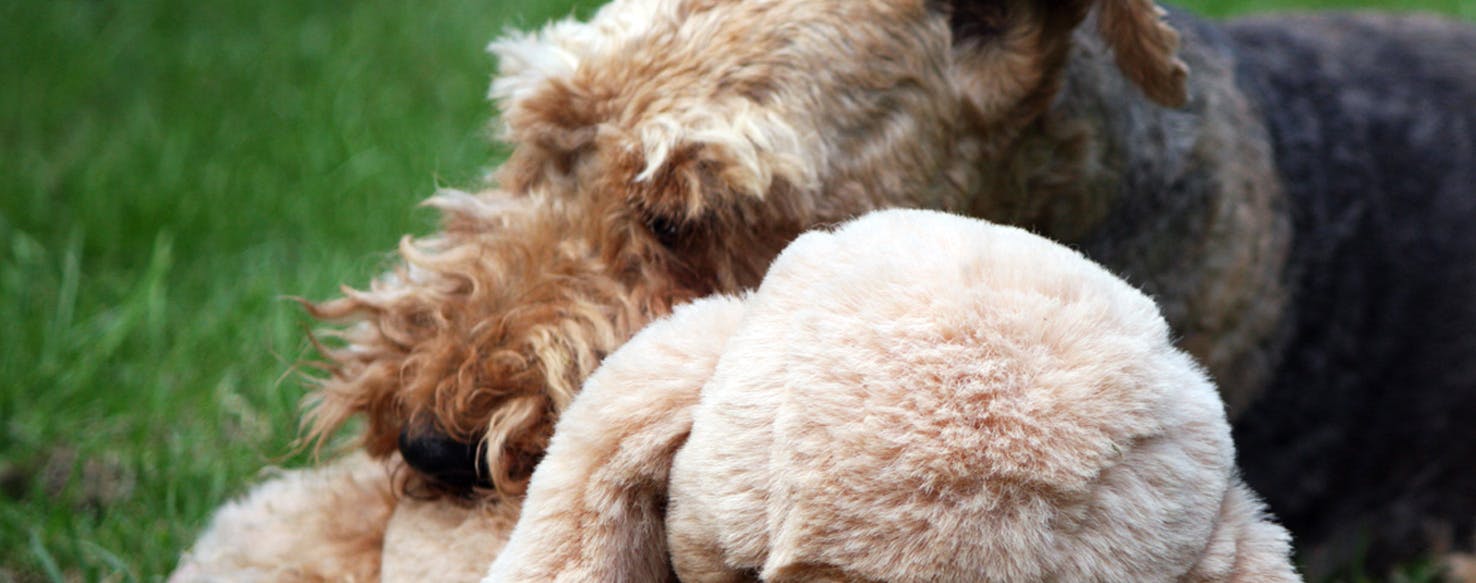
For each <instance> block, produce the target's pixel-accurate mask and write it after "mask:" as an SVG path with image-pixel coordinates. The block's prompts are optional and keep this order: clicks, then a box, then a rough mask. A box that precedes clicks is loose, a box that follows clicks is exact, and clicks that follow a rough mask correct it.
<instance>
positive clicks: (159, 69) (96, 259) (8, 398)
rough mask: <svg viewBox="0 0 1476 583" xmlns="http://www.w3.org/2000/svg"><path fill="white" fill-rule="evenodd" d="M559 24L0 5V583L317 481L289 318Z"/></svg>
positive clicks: (1263, 4) (1403, 3)
mask: <svg viewBox="0 0 1476 583" xmlns="http://www.w3.org/2000/svg"><path fill="white" fill-rule="evenodd" d="M1377 2H1378V0H1295V1H1294V2H1293V1H1286V2H1278V1H1275V0H1193V1H1186V2H1181V3H1180V4H1182V5H1185V6H1187V7H1189V8H1193V9H1196V10H1200V11H1202V12H1206V13H1210V14H1215V15H1228V14H1238V13H1243V12H1247V11H1259V10H1266V9H1272V8H1288V7H1292V5H1293V4H1294V5H1295V6H1296V7H1316V8H1334V7H1351V6H1374V5H1377ZM1384 2H1386V3H1387V4H1388V5H1389V6H1395V5H1397V6H1400V7H1401V8H1403V9H1409V8H1410V7H1414V6H1418V7H1420V8H1423V9H1429V10H1436V11H1441V12H1444V13H1447V14H1455V15H1460V16H1462V17H1465V18H1476V2H1471V1H1469V0H1418V1H1409V0H1384ZM570 4H571V2H569V1H568V0H552V1H545V2H536V3H535V2H530V1H528V0H475V1H474V0H435V1H431V2H414V3H406V2H395V1H390V0H364V1H360V2H352V3H346V4H345V3H322V2H301V1H297V0H253V1H249V2H248V1H244V0H221V1H214V2H193V1H186V0H136V1H134V2H126V3H117V2H105V1H102V0H16V1H12V2H5V3H0V379H3V381H0V423H3V426H0V583H4V582H6V581H10V580H17V581H29V580H48V579H49V580H69V579H81V580H100V579H101V580H119V581H134V580H156V579H158V578H160V577H162V576H163V575H164V574H166V573H167V572H168V571H169V570H170V569H171V568H172V567H173V565H174V562H175V559H176V557H177V556H178V554H179V552H180V551H181V550H182V549H183V548H185V547H186V546H187V545H188V544H189V543H190V541H191V540H192V539H193V538H194V536H195V534H196V532H197V530H198V529H199V528H200V527H201V526H202V525H203V523H204V521H205V520H206V518H207V517H208V515H209V512H210V510H211V509H212V508H214V507H215V506H217V505H218V504H220V503H221V501H223V500H225V499H226V498H228V497H230V496H232V495H234V494H237V493H239V492H241V491H242V489H243V488H245V487H246V485H247V484H249V483H250V482H251V481H252V480H254V479H255V478H256V477H257V476H258V471H259V470H260V469H261V468H262V467H263V466H265V465H269V464H280V465H284V466H294V465H301V464H304V463H309V462H310V460H311V452H301V451H296V449H295V448H294V447H293V438H294V437H295V435H296V426H295V422H296V414H297V402H298V398H299V397H300V396H301V395H302V392H303V385H302V383H301V382H300V381H299V380H298V378H297V376H296V375H295V374H294V369H293V367H294V363H297V362H299V361H300V360H301V358H302V357H303V356H304V355H306V354H307V353H308V350H309V346H308V344H307V343H306V341H305V340H304V338H305V336H304V334H303V330H304V329H305V327H307V326H309V325H310V323H309V321H308V319H307V318H306V317H305V316H304V315H303V313H302V311H301V310H300V309H298V308H297V306H296V305H295V304H294V303H292V302H291V301H290V300H289V299H287V297H286V296H289V295H302V296H305V297H309V298H324V297H327V296H328V295H330V294H332V293H333V290H334V288H335V286H337V285H338V284H339V283H340V282H352V283H362V282H364V281H365V280H366V279H367V278H368V277H369V276H370V275H371V274H373V273H374V272H375V271H376V270H377V269H378V268H380V267H383V266H384V265H385V264H386V263H387V262H388V254H387V253H386V252H387V251H388V250H390V249H392V248H393V246H394V244H395V242H396V241H397V240H398V238H399V237H400V235H401V234H402V233H411V232H415V233H418V232H425V231H426V230H428V229H429V228H431V220H432V218H433V216H432V215H433V213H431V212H430V211H425V210H417V209H416V208H415V206H414V205H415V203H416V202H418V201H419V200H421V199H423V198H425V197H426V196H427V195H429V194H430V193H431V192H432V191H433V190H434V189H435V188H436V187H437V186H438V185H467V184H469V183H471V182H473V181H474V180H475V179H476V177H477V176H478V174H479V173H480V172H482V171H484V170H485V169H486V168H487V167H489V166H491V165H494V164H496V162H497V161H498V160H499V159H500V156H501V152H498V151H497V150H496V149H495V148H493V147H492V146H490V145H489V144H488V140H487V139H486V138H487V132H486V130H485V129H484V128H485V127H486V125H487V120H488V117H489V116H490V114H491V110H490V108H489V106H488V105H487V104H486V102H485V100H484V99H483V95H484V94H485V92H486V85H487V81H488V75H489V73H490V71H491V62H490V60H489V58H488V57H486V56H485V54H484V53H483V52H482V47H483V46H484V45H485V44H486V42H487V41H488V40H490V38H491V37H492V36H493V35H494V34H495V33H497V32H498V31H501V30H502V29H504V28H505V27H508V26H530V25H535V24H537V23H540V22H543V21H545V20H547V19H548V18H551V17H555V16H560V15H564V14H568V13H569V12H570V11H571V10H573V11H575V12H576V13H587V12H588V11H589V9H590V8H591V7H592V6H594V5H596V4H598V2H597V1H591V0H584V1H582V2H579V3H578V7H577V8H571V6H570ZM1423 571H1426V569H1422V568H1420V567H1419V566H1413V567H1411V569H1410V575H1409V577H1410V578H1411V579H1421V578H1422V576H1423V575H1424V573H1423Z"/></svg>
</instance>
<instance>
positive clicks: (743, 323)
mask: <svg viewBox="0 0 1476 583" xmlns="http://www.w3.org/2000/svg"><path fill="white" fill-rule="evenodd" d="M1234 458H1235V455H1234V447H1233V445H1232V443H1231V439H1230V428H1229V425H1228V424H1227V421H1226V415H1225V409H1224V405H1223V404H1222V402H1221V401H1220V398H1219V397H1218V396H1217V393H1216V390H1215V387H1214V386H1213V384H1212V383H1211V382H1210V381H1209V380H1208V379H1207V377H1206V375H1205V374H1204V372H1203V371H1202V370H1201V368H1200V367H1199V366H1198V365H1197V364H1196V363H1195V362H1193V361H1192V360H1191V359H1190V358H1189V357H1188V356H1186V355H1185V354H1184V353H1183V352H1180V351H1179V350H1176V349H1175V348H1174V347H1173V345H1172V343H1171V339H1170V337H1169V329H1168V327H1167V325H1166V324H1165V322H1164V319H1163V318H1162V316H1161V315H1160V314H1159V311H1158V309H1157V307H1156V305H1155V304H1154V302H1153V301H1152V300H1150V299H1149V298H1148V297H1147V296H1145V295H1144V294H1142V293H1140V292H1139V291H1138V290H1136V289H1134V288H1132V287H1131V286H1129V285H1128V284H1127V283H1124V282H1123V281H1121V280H1119V279H1117V278H1115V277H1113V276H1112V275H1110V274H1109V273H1108V272H1107V271H1105V270H1104V269H1102V268H1101V267H1099V266H1098V265H1096V264H1094V263H1092V262H1091V261H1088V260H1087V259H1086V258H1084V257H1083V256H1082V255H1080V254H1078V253H1076V252H1074V251H1072V250H1070V249H1067V248H1065V247H1063V246H1061V245H1058V244H1055V243H1052V242H1050V241H1047V240H1046V239H1043V238H1041V237H1037V236H1034V235H1031V234H1029V233H1027V232H1025V231H1022V230H1019V229H1016V228H1012V227H1004V226H998V225H993V224H989V223H985V222H982V221H978V220H973V219H966V218H961V217H955V216H950V215H945V214H941V213H936V212H930V211H884V212H879V213H874V214H871V215H868V216H866V217H863V218H861V219H859V220H856V221H853V222H850V223H848V224H845V225H844V226H842V227H840V228H839V229H837V230H836V231H834V232H812V233H809V234H806V235H804V236H802V237H800V238H799V239H798V240H796V241H795V242H794V243H793V244H792V245H790V246H789V247H788V248H787V249H786V250H785V251H784V252H783V253H782V254H781V255H780V256H779V258H778V259H777V260H776V262H775V263H774V265H773V267H772V269H771V270H770V271H769V273H768V275H767V276H766V277H765V279H764V281H763V283H762V285H761V286H760V287H759V288H758V289H757V290H756V291H754V292H752V293H750V294H748V295H744V296H718V297H712V298H708V299H703V300H699V301H697V302H695V303H692V304H688V305H686V306H684V307H680V308H678V309H677V310H676V311H675V312H674V313H673V314H672V315H671V316H670V317H668V318H665V319H663V320H660V321H658V322H656V323H654V324H652V325H650V326H649V327H647V328H645V329H644V330H642V331H641V332H640V333H639V334H637V335H636V336H635V338H634V339H633V340H631V341H630V343H628V344H626V345H625V346H624V347H622V348H621V349H619V350H618V351H617V352H615V353H614V354H612V355H611V356H610V357H609V358H608V359H607V360H606V361H605V363H604V364H603V365H602V366H601V367H600V368H599V369H598V370H597V371H596V372H595V373H594V375H593V376H592V377H591V378H590V379H589V380H588V382H587V383H586V385H585V386H584V388H583V390H582V392H581V393H580V394H579V396H578V397H577V398H576V399H575V400H574V402H573V404H572V405H571V406H570V408H569V409H568V410H567V411H566V413H565V414H564V416H563V418H562V419H561V420H560V421H559V422H558V425H557V427H556V430H555V432H554V437H553V440H552V442H551V444H550V447H549V450H548V455H547V457H546V458H545V459H544V460H543V461H542V462H541V464H540V465H539V466H538V468H537V470H536V471H535V472H534V474H533V477H532V481H531V483H530V486H529V488H530V489H529V494H528V497H527V499H526V500H525V502H524V506H523V512H522V515H521V517H520V518H519V521H518V522H517V525H516V527H515V529H514V530H513V532H512V536H511V540H510V541H508V542H507V544H506V546H504V547H502V549H501V553H500V555H499V556H498V557H497V559H496V561H495V562H494V563H493V564H492V567H491V569H490V572H489V573H488V576H487V578H486V579H485V581H488V582H503V581H554V580H557V581H591V582H594V581H599V582H606V581H638V582H645V581H663V580H668V579H670V578H671V576H673V575H675V576H676V577H679V578H680V579H681V580H682V581H688V582H700V581H740V580H753V579H755V578H757V579H760V580H764V581H1044V580H1051V581H1257V582H1262V581H1297V580H1300V579H1299V576H1298V575H1297V573H1296V571H1295V569H1294V568H1293V566H1292V564H1291V561H1290V559H1289V552H1290V541H1289V537H1288V535H1287V533H1286V531H1285V530H1284V529H1282V528H1281V527H1280V526H1278V525H1276V524H1274V523H1273V522H1272V521H1271V520H1270V518H1269V517H1268V516H1267V515H1266V513H1265V511H1264V509H1263V506H1262V504H1261V502H1260V501H1259V500H1258V499H1257V498H1256V496H1255V495H1254V494H1253V493H1252V492H1251V491H1250V490H1249V489H1248V488H1247V487H1246V486H1245V485H1244V484H1242V483H1241V481H1240V479H1239V477H1238V476H1237V473H1236V468H1235V465H1234Z"/></svg>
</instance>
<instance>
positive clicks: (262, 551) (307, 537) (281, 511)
mask: <svg viewBox="0 0 1476 583" xmlns="http://www.w3.org/2000/svg"><path fill="white" fill-rule="evenodd" d="M394 505H395V497H394V494H393V492H392V491H391V485H390V476H389V474H388V470H387V469H386V468H385V466H384V465H383V463H381V462H377V461H374V460H371V459H369V457H368V456H366V455H364V454H362V453H359V454H355V455H351V456H349V457H346V458H344V459H342V460H339V461H337V462H335V463H333V464H331V465H328V466H324V467H321V468H314V469H307V470H294V471H289V472H285V473H283V474H281V475H280V476H278V477H276V478H275V479H273V480H270V481H268V482H266V483H264V484H262V485H260V486H257V487H256V488H255V489H253V490H252V491H251V492H250V493H248V494H247V495H246V496H245V497H244V498H241V499H240V500H237V501H235V502H232V503H230V504H227V505H225V506H224V507H222V508H221V509H220V510H219V511H217V512H216V514H215V517H214V518H213V519H211V522H210V526H209V528H207V529H206V531H205V534H203V535H202V536H201V537H200V540H199V542H197V543H195V546H194V548H193V549H191V550H190V552H188V553H187V554H186V555H185V556H184V558H183V559H181V560H180V564H179V568H178V569H177V570H175V572H174V574H173V575H171V576H170V577H169V580H170V581H171V582H174V583H186V582H192V581H377V580H378V579H379V559H380V551H381V548H382V547H383V542H384V532H385V526H386V525H387V524H388V522H389V517H390V513H391V512H392V511H393V509H394Z"/></svg>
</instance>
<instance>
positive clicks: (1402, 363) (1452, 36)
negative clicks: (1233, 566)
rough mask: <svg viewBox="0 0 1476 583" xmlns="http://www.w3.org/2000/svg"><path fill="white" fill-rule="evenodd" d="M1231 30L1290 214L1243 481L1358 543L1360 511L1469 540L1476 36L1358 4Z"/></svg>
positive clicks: (1314, 535) (1384, 533) (1474, 450)
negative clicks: (1269, 360) (1269, 371)
mask: <svg viewBox="0 0 1476 583" xmlns="http://www.w3.org/2000/svg"><path fill="white" fill-rule="evenodd" d="M1227 32H1228V34H1229V35H1230V39H1231V44H1232V46H1233V50H1234V51H1235V55H1236V58H1237V61H1238V63H1239V67H1238V68H1237V78H1238V81H1239V83H1240V85H1241V86H1242V87H1243V88H1244V89H1245V90H1246V91H1247V92H1248V93H1249V94H1250V95H1251V96H1252V97H1253V98H1254V99H1255V100H1256V101H1257V102H1258V103H1259V105H1260V110H1261V111H1262V112H1263V113H1264V115H1265V119H1266V122H1267V126H1268V128H1269V129H1270V134H1271V138H1272V145H1273V146H1274V151H1275V160H1276V163H1277V165H1278V167H1279V170H1280V172H1281V179H1282V183H1283V184H1284V185H1285V188H1286V192H1287V195H1288V200H1289V201H1290V203H1291V216H1292V220H1293V225H1294V229H1293V233H1294V234H1293V243H1292V248H1291V249H1292V255H1291V262H1290V270H1289V271H1290V272H1289V273H1288V274H1287V277H1288V278H1289V279H1290V280H1291V281H1293V282H1294V287H1293V288H1292V289H1293V294H1294V297H1295V301H1294V304H1293V306H1294V308H1293V309H1292V311H1291V314H1290V318H1289V320H1290V321H1289V322H1288V325H1289V326H1290V328H1291V336H1290V343H1291V344H1290V346H1291V349H1290V352H1289V353H1288V357H1287V358H1286V359H1285V360H1284V361H1283V362H1282V364H1281V367H1280V369H1279V371H1278V372H1277V373H1276V375H1275V379H1276V380H1275V382H1274V384H1273V388H1272V389H1271V390H1270V391H1269V392H1268V393H1267V395H1266V396H1265V398H1263V399H1261V400H1260V401H1259V402H1257V403H1256V404H1255V406H1254V407H1253V408H1252V409H1251V410H1250V411H1249V412H1248V413H1247V414H1246V415H1245V416H1244V417H1243V418H1242V420H1241V422H1240V423H1239V424H1238V426H1237V427H1236V438H1237V442H1238V444H1239V447H1240V450H1241V456H1242V458H1243V459H1244V462H1243V466H1242V467H1244V469H1245V473H1246V476H1247V478H1248V479H1249V480H1250V482H1251V483H1252V484H1254V485H1255V487H1256V488H1257V489H1258V490H1259V491H1261V492H1263V493H1264V494H1265V495H1266V496H1267V497H1268V498H1269V499H1270V502H1271V505H1272V507H1273V509H1274V510H1275V511H1276V512H1277V514H1278V515H1279V516H1280V517H1281V519H1282V520H1283V521H1285V522H1286V524H1287V525H1289V526H1291V527H1292V528H1293V529H1294V530H1295V531H1296V532H1297V533H1298V534H1300V535H1301V536H1303V537H1306V538H1308V539H1313V540H1317V539H1337V538H1345V539H1346V540H1341V541H1338V542H1339V543H1340V546H1342V547H1345V548H1347V549H1352V548H1354V547H1357V546H1358V545H1359V544H1360V541H1359V540H1357V537H1359V536H1360V534H1359V533H1356V532H1351V531H1349V530H1347V526H1348V525H1350V524H1362V525H1365V526H1366V527H1367V532H1366V533H1363V534H1364V535H1371V534H1372V533H1375V532H1377V533H1379V536H1380V538H1381V539H1382V540H1383V542H1384V543H1385V544H1389V545H1392V546H1395V547H1399V546H1403V547H1404V549H1414V548H1419V547H1422V546H1424V544H1425V541H1426V540H1428V539H1429V538H1430V537H1431V536H1442V535H1445V536H1456V537H1459V539H1458V540H1459V541H1460V542H1462V543H1464V542H1466V541H1468V540H1469V537H1470V536H1471V535H1472V521H1473V520H1476V33H1473V32H1472V30H1471V29H1470V28H1469V27H1462V26H1458V25H1453V24H1450V23H1445V22H1440V21H1436V20H1430V19H1406V20H1395V19H1391V18H1388V17H1384V18H1375V17H1359V16H1337V17H1322V18H1311V17H1302V18H1290V19H1274V20H1256V21H1245V22H1240V23H1235V24H1232V25H1230V26H1229V27H1228V28H1227ZM1329 444H1335V446H1334V447H1328V445H1329ZM1333 452H1336V453H1333ZM1391 502H1392V503H1391ZM1442 523H1443V525H1442ZM1334 524H1337V525H1341V528H1339V531H1338V532H1334V531H1332V530H1330V529H1329V527H1330V525H1334ZM1432 529H1436V530H1437V531H1438V530H1439V529H1453V532H1445V533H1441V532H1436V531H1432ZM1397 541H1403V542H1402V543H1400V542H1397ZM1389 550H1390V551H1391V552H1394V553H1396V554H1398V551H1399V549H1397V548H1395V549H1389ZM1369 558H1370V559H1373V560H1375V561H1377V560H1379V559H1380V558H1381V557H1379V556H1377V555H1375V556H1371V557H1369Z"/></svg>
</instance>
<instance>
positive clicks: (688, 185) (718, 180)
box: [599, 102, 821, 223]
mask: <svg viewBox="0 0 1476 583" xmlns="http://www.w3.org/2000/svg"><path fill="white" fill-rule="evenodd" d="M683 115H684V117H683V118H681V119H676V118H667V117H660V116H658V117H656V118H654V119H650V120H647V121H645V122H643V123H642V124H640V125H639V126H636V127H634V128H632V129H630V130H628V131H624V132H622V133H621V135H612V134H609V133H606V134H602V135H601V136H599V141H600V145H599V151H600V154H601V156H602V157H603V160H602V168H603V169H604V171H605V172H604V176H605V178H606V179H607V180H610V181H612V182H611V183H610V184H608V185H607V188H608V189H609V190H611V191H615V192H623V193H625V194H626V196H627V197H629V198H630V200H631V202H632V203H634V205H635V206H636V207H638V208H640V209H641V210H642V211H644V212H646V213H648V214H651V215H653V216H657V217H662V218H663V219H665V220H668V221H671V222H673V223H681V222H684V221H692V220H695V219H697V218H699V217H701V216H703V215H704V214H706V213H708V212H709V211H711V210H712V209H714V208H720V209H728V208H731V207H732V206H733V204H734V203H737V202H739V201H741V200H743V199H756V200H761V199H764V198H765V197H766V196H767V195H768V194H769V193H770V192H772V191H773V190H774V189H775V188H780V187H782V186H790V187H796V188H801V189H807V188H814V187H815V186H816V184H818V182H819V179H818V178H817V175H818V173H819V170H818V169H817V168H816V167H815V165H814V160H817V159H820V158H821V156H820V155H819V154H818V153H816V152H814V151H813V150H814V149H816V148H818V147H819V145H818V144H819V142H820V140H818V139H816V138H814V137H813V136H810V137H806V136H803V135H801V133H800V129H798V128H795V127H794V126H793V125H792V124H789V123H785V122H784V121H783V120H780V119H776V118H773V117H772V115H773V114H772V112H766V111H762V110H759V109H758V108H756V107H753V106H752V105H751V104H747V103H742V102H730V103H723V104H714V105H713V106H712V107H711V108H708V109H705V110H701V111H698V112H696V113H693V114H690V115H689V114H683Z"/></svg>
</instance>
